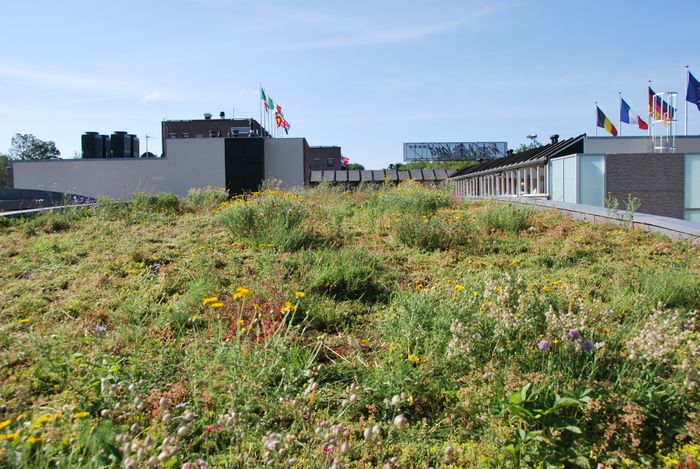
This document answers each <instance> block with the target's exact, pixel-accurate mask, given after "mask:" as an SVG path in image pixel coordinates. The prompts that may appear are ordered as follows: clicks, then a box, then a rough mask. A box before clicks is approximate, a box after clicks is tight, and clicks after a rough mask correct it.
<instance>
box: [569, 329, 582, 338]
mask: <svg viewBox="0 0 700 469" xmlns="http://www.w3.org/2000/svg"><path fill="white" fill-rule="evenodd" d="M566 336H567V337H568V338H569V340H579V339H580V338H581V333H580V332H579V331H577V330H576V329H569V333H568V334H566Z"/></svg>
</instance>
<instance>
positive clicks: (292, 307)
mask: <svg viewBox="0 0 700 469" xmlns="http://www.w3.org/2000/svg"><path fill="white" fill-rule="evenodd" d="M296 309H297V307H296V306H295V305H294V303H292V302H290V301H286V302H285V303H284V306H283V307H282V308H280V312H281V313H289V312H291V311H296Z"/></svg>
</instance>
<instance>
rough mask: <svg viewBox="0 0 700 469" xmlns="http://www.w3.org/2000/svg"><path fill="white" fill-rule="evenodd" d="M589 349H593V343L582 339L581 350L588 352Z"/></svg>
mask: <svg viewBox="0 0 700 469" xmlns="http://www.w3.org/2000/svg"><path fill="white" fill-rule="evenodd" d="M591 349H593V344H592V343H591V341H590V340H584V341H583V342H581V350H583V351H584V352H590V351H591Z"/></svg>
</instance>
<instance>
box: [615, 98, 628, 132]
mask: <svg viewBox="0 0 700 469" xmlns="http://www.w3.org/2000/svg"><path fill="white" fill-rule="evenodd" d="M617 95H618V97H619V98H620V99H619V109H620V111H619V112H618V117H619V119H617V125H618V127H619V132H620V134H619V135H620V137H622V91H618V92H617ZM628 120H629V119H628Z"/></svg>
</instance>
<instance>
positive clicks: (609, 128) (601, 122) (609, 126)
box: [595, 106, 617, 137]
mask: <svg viewBox="0 0 700 469" xmlns="http://www.w3.org/2000/svg"><path fill="white" fill-rule="evenodd" d="M595 108H596V109H597V110H598V122H597V124H596V125H597V126H598V127H601V128H603V129H605V131H606V132H608V133H610V134H612V136H613V137H617V129H616V128H615V126H614V125H613V123H612V121H611V120H610V119H608V116H606V115H605V114H604V113H603V111H601V110H600V108H599V107H598V106H596V107H595Z"/></svg>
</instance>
